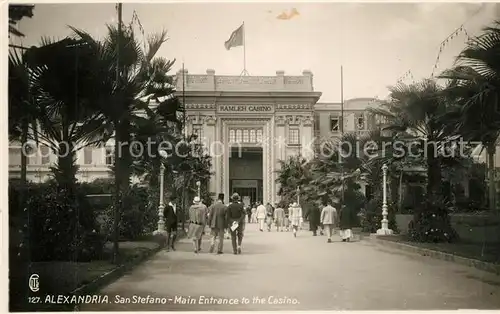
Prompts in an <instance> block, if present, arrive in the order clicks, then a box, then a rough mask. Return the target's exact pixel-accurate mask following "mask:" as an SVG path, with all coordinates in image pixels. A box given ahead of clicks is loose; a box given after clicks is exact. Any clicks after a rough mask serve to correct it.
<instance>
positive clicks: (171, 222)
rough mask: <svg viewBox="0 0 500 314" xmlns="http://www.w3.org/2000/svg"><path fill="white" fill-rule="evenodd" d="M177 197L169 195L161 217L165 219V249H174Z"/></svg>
mask: <svg viewBox="0 0 500 314" xmlns="http://www.w3.org/2000/svg"><path fill="white" fill-rule="evenodd" d="M176 201H177V197H176V196H175V195H171V196H170V201H169V202H168V204H167V206H165V209H164V210H163V218H164V220H165V230H166V231H167V251H168V250H169V249H172V250H174V251H175V240H176V238H177V205H176Z"/></svg>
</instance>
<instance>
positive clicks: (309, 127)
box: [301, 116, 314, 160]
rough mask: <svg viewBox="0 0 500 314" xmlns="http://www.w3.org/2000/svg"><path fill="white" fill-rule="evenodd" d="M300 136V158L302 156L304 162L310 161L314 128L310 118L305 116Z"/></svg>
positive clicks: (312, 153)
mask: <svg viewBox="0 0 500 314" xmlns="http://www.w3.org/2000/svg"><path fill="white" fill-rule="evenodd" d="M301 134H302V136H301V140H302V143H301V147H302V156H304V158H305V159H306V160H311V159H312V158H313V157H314V143H313V141H314V127H313V117H312V116H306V117H304V119H302V124H301Z"/></svg>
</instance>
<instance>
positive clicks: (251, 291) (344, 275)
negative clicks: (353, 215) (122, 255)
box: [81, 225, 500, 311]
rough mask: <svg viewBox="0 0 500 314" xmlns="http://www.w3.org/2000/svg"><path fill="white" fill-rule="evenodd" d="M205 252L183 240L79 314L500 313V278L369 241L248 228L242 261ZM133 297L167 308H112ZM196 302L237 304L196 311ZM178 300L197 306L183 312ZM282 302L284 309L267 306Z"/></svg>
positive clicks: (239, 257) (203, 306)
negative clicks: (253, 313) (234, 313)
mask: <svg viewBox="0 0 500 314" xmlns="http://www.w3.org/2000/svg"><path fill="white" fill-rule="evenodd" d="M208 246H209V245H208V242H207V241H206V240H205V243H204V246H203V249H204V252H203V253H201V254H194V253H193V252H192V246H191V243H190V242H189V241H188V240H182V241H181V243H179V244H178V250H177V251H176V252H160V253H159V254H157V255H156V256H155V257H154V258H153V259H151V260H150V261H148V262H146V263H144V264H143V265H141V266H140V267H138V268H136V269H135V270H134V271H133V272H132V273H130V274H128V275H126V276H124V277H123V278H121V279H119V280H118V281H116V282H115V283H113V284H111V285H110V286H108V287H106V288H105V289H103V291H102V293H103V294H107V295H109V302H110V304H99V305H97V304H92V305H87V306H85V307H83V308H82V309H81V310H94V311H104V310H114V311H123V310H146V311H147V310H186V311H187V310H189V311H200V310H216V311H221V310H431V309H434V310H438V309H439V310H446V309H449V310H454V309H500V278H499V277H497V276H494V275H492V274H489V273H485V272H481V271H478V270H476V269H473V268H468V267H464V266H460V265H456V264H453V263H450V262H445V261H440V260H434V259H430V258H428V257H423V256H417V255H407V254H406V255H403V254H402V253H399V252H398V251H392V250H388V249H381V248H380V247H378V246H375V245H373V244H371V243H370V242H369V241H360V242H351V243H343V242H340V241H339V239H335V241H334V243H330V244H329V243H326V238H325V237H320V236H318V237H313V236H312V235H311V234H310V232H306V231H302V232H301V233H300V234H299V235H298V237H297V238H293V235H292V233H286V232H283V233H277V232H275V231H273V232H270V233H268V232H262V233H261V232H258V231H257V227H256V225H249V226H247V230H246V233H245V238H244V245H243V254H242V255H233V254H232V253H231V252H232V250H231V247H230V241H228V240H226V241H225V248H224V252H225V254H224V255H214V254H208V253H207V251H208ZM134 296H136V297H141V298H144V299H143V300H145V299H146V298H147V297H148V296H149V297H150V298H158V301H161V300H160V298H164V301H166V302H167V304H158V303H157V304H131V303H128V304H116V303H114V304H111V303H112V302H114V301H115V300H116V299H117V298H122V297H123V298H126V297H129V298H130V301H131V302H134V298H133V297H134ZM176 296H177V298H178V300H177V302H176V301H175V298H176ZM200 296H204V297H205V298H209V297H214V298H222V299H232V300H233V301H234V300H237V301H238V302H239V304H236V305H228V304H225V305H217V304H200V301H199V298H200ZM180 297H183V298H186V299H188V300H194V301H192V302H194V304H180V300H179V298H180ZM242 298H246V299H247V300H248V301H249V303H248V304H242V303H241V302H242V301H241V300H242ZM168 299H171V301H168ZM280 299H281V301H284V303H283V304H270V303H273V302H279V301H280ZM120 300H126V299H120ZM136 300H137V299H136ZM149 300H151V299H149ZM209 301H210V300H209ZM202 303H203V302H202ZM290 303H295V304H290Z"/></svg>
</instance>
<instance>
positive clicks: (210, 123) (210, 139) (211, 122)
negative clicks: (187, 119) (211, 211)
mask: <svg viewBox="0 0 500 314" xmlns="http://www.w3.org/2000/svg"><path fill="white" fill-rule="evenodd" d="M204 120H205V121H204V122H205V124H204V128H203V131H204V136H205V139H204V143H205V145H206V149H207V153H208V154H209V155H210V156H216V155H217V154H216V153H215V152H214V147H215V144H214V143H216V139H215V138H216V135H215V132H216V118H215V116H205V117H204ZM216 162H217V160H215V159H214V158H213V159H212V165H211V167H210V171H211V172H215V164H216ZM208 190H209V192H211V193H217V192H216V190H217V186H216V181H215V180H214V178H211V180H210V183H209V188H208Z"/></svg>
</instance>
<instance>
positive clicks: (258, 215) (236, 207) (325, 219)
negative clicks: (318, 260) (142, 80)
mask: <svg viewBox="0 0 500 314" xmlns="http://www.w3.org/2000/svg"><path fill="white" fill-rule="evenodd" d="M175 201H176V198H175V196H171V197H170V202H169V203H168V204H167V205H166V206H165V209H164V213H163V215H164V219H165V228H166V231H167V250H170V249H172V250H175V240H176V238H177V209H176V205H175ZM304 218H305V219H308V220H309V228H310V231H312V232H313V236H317V234H318V231H319V233H320V235H323V234H324V233H326V236H327V242H329V243H330V242H332V235H333V230H334V228H335V227H336V226H338V227H339V229H340V236H341V238H342V241H343V242H349V241H350V240H351V238H352V236H353V235H352V230H351V228H352V226H353V224H354V222H355V219H356V215H355V213H354V211H352V210H350V209H349V208H348V207H346V206H345V205H344V206H341V208H340V211H339V212H337V210H336V208H335V207H333V204H332V202H330V201H323V202H322V204H321V209H320V207H319V206H312V207H311V208H310V209H309V210H308V211H307V213H306V215H305V216H303V213H302V208H301V206H300V205H299V204H298V203H295V202H294V203H292V204H291V205H290V206H289V207H286V206H280V205H279V204H275V207H274V206H272V205H271V204H270V203H267V204H266V206H264V205H263V203H262V202H256V203H255V204H254V206H252V207H251V208H245V207H244V205H243V204H242V202H241V200H240V196H239V194H238V193H234V194H233V195H232V196H231V203H230V204H229V205H225V204H224V194H222V193H221V194H219V195H218V198H217V200H216V202H215V203H214V204H213V205H211V206H210V208H207V206H206V205H205V204H203V203H202V202H201V199H200V198H199V197H195V198H194V200H193V204H192V205H191V206H190V208H189V229H188V234H187V236H188V238H189V239H191V240H192V242H193V249H194V252H195V253H198V252H200V251H201V247H202V236H203V234H204V233H205V228H206V226H208V227H209V228H210V229H211V232H210V253H213V252H214V251H215V248H216V244H217V254H222V253H223V246H224V237H225V235H227V234H229V235H230V237H231V244H232V248H233V253H234V254H241V244H242V242H243V233H244V230H245V224H246V222H248V223H258V226H259V230H260V231H261V232H263V231H264V229H265V228H266V227H267V231H271V229H272V226H273V224H274V225H275V227H276V231H278V232H282V231H284V230H286V231H290V230H291V231H293V235H294V237H297V232H298V231H299V230H300V229H302V228H301V227H302V224H303V220H304Z"/></svg>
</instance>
